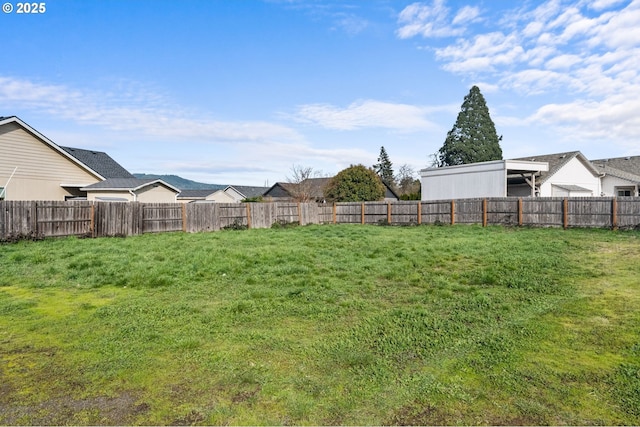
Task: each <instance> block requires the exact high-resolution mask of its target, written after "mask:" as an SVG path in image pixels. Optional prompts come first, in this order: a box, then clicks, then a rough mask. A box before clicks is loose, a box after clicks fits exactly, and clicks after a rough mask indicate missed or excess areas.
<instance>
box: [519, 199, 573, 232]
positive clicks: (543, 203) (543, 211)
mask: <svg viewBox="0 0 640 427" xmlns="http://www.w3.org/2000/svg"><path fill="white" fill-rule="evenodd" d="M563 201H564V199H563V198H560V197H549V198H533V199H530V198H523V199H522V225H528V226H540V227H562V225H563V215H562V213H563V210H562V203H563Z"/></svg>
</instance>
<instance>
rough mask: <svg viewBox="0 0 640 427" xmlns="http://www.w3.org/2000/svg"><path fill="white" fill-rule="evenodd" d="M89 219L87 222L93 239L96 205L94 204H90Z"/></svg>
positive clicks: (94, 235)
mask: <svg viewBox="0 0 640 427" xmlns="http://www.w3.org/2000/svg"><path fill="white" fill-rule="evenodd" d="M90 215H91V218H90V222H89V227H90V229H91V238H92V239H94V238H95V237H96V204H95V202H93V201H92V202H91V213H90Z"/></svg>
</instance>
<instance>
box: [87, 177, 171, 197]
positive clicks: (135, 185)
mask: <svg viewBox="0 0 640 427" xmlns="http://www.w3.org/2000/svg"><path fill="white" fill-rule="evenodd" d="M155 184H159V185H162V186H164V187H167V188H168V189H170V190H172V191H174V192H175V193H176V194H177V193H180V190H178V189H177V188H175V187H174V186H173V185H171V184H167V183H166V182H164V181H163V180H161V179H138V178H110V179H106V180H104V181H100V182H96V183H95V184H91V185H88V186H86V187H84V188H81V189H80V190H82V191H100V190H102V191H136V190H139V189H141V188H144V187H148V186H150V185H155Z"/></svg>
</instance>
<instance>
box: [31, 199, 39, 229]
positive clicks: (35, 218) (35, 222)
mask: <svg viewBox="0 0 640 427" xmlns="http://www.w3.org/2000/svg"><path fill="white" fill-rule="evenodd" d="M31 205H32V207H33V216H32V220H33V227H32V230H33V233H34V235H35V236H38V203H37V202H31Z"/></svg>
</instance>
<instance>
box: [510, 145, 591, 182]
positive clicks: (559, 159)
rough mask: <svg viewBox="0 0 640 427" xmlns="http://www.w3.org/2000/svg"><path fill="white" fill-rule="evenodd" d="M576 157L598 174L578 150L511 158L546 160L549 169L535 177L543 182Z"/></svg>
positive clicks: (533, 160) (532, 160)
mask: <svg viewBox="0 0 640 427" xmlns="http://www.w3.org/2000/svg"><path fill="white" fill-rule="evenodd" d="M573 159H578V160H579V161H580V163H582V164H583V165H584V167H585V168H586V169H587V170H589V172H591V173H592V174H593V175H594V176H600V171H598V170H597V169H596V168H595V167H594V166H593V164H592V163H591V162H590V161H589V160H588V159H587V158H586V157H585V156H584V155H583V154H582V153H581V152H580V151H568V152H565V153H554V154H543V155H538V156H531V157H520V158H517V159H513V160H526V161H529V162H546V163H548V164H549V170H548V171H546V172H540V178H538V179H537V181H538V183H540V184H543V183H544V182H545V181H546V180H548V179H549V178H550V177H551V176H553V174H555V173H556V172H558V171H559V170H560V169H562V168H563V167H564V166H565V165H566V164H568V163H569V162H570V161H571V160H573Z"/></svg>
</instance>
